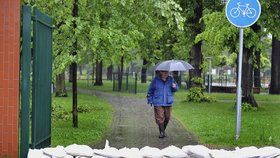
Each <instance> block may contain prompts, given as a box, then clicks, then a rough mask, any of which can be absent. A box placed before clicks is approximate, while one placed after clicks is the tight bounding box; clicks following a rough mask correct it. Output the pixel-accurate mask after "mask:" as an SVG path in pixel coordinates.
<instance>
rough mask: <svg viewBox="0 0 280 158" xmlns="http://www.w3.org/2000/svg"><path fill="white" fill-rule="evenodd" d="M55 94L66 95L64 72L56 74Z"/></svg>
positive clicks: (58, 95)
mask: <svg viewBox="0 0 280 158" xmlns="http://www.w3.org/2000/svg"><path fill="white" fill-rule="evenodd" d="M55 87H56V88H55V96H56V97H67V91H66V88H65V73H64V72H63V73H61V74H58V75H57V76H56V86H55Z"/></svg>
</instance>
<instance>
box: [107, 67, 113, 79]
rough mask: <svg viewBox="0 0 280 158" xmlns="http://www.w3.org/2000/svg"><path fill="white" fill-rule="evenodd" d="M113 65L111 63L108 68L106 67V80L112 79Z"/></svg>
mask: <svg viewBox="0 0 280 158" xmlns="http://www.w3.org/2000/svg"><path fill="white" fill-rule="evenodd" d="M113 68H114V67H113V65H112V64H111V65H110V66H109V67H108V68H107V80H110V81H112V79H113V78H112V75H113Z"/></svg>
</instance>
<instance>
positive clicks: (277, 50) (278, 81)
mask: <svg viewBox="0 0 280 158" xmlns="http://www.w3.org/2000/svg"><path fill="white" fill-rule="evenodd" d="M269 94H280V40H278V39H276V37H275V36H273V38H272V54H271V83H270V88H269Z"/></svg>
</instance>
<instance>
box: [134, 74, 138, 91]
mask: <svg viewBox="0 0 280 158" xmlns="http://www.w3.org/2000/svg"><path fill="white" fill-rule="evenodd" d="M134 86H135V88H134V90H135V91H134V93H135V94H137V73H135V85H134Z"/></svg>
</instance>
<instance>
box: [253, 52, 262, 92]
mask: <svg viewBox="0 0 280 158" xmlns="http://www.w3.org/2000/svg"><path fill="white" fill-rule="evenodd" d="M260 67H261V52H260V51H256V52H255V66H254V86H255V87H261V69H260Z"/></svg>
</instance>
